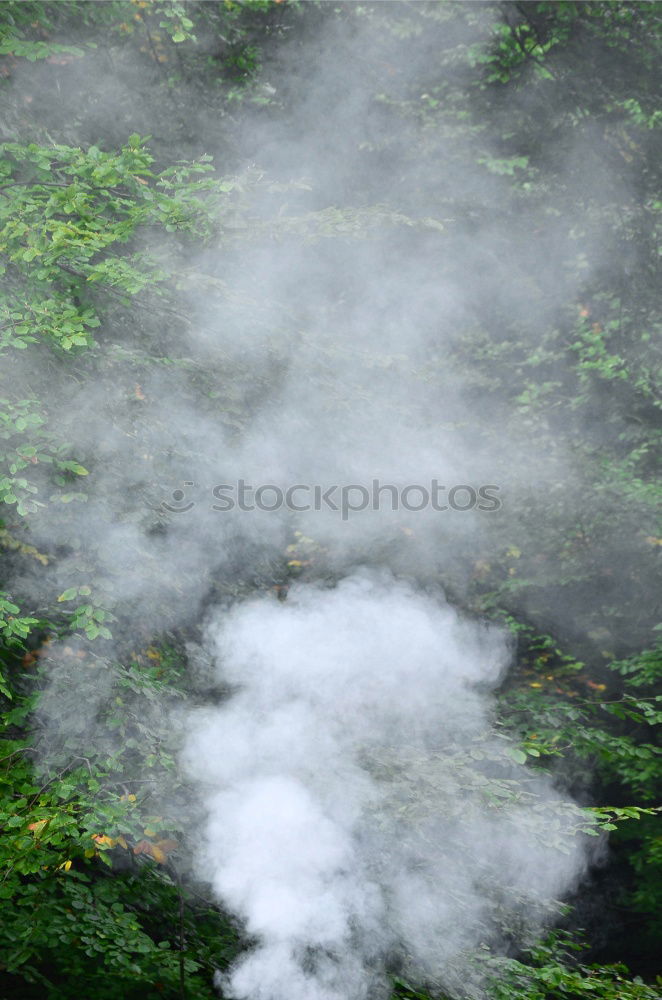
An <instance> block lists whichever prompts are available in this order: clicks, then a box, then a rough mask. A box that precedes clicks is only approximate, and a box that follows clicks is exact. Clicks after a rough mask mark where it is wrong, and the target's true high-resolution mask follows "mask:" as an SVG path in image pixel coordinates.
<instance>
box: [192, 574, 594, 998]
mask: <svg viewBox="0 0 662 1000" xmlns="http://www.w3.org/2000/svg"><path fill="white" fill-rule="evenodd" d="M208 642H209V645H210V648H211V649H212V650H213V652H214V655H215V657H216V670H217V673H218V680H219V681H222V682H223V683H225V684H228V685H230V686H231V687H232V688H233V689H234V693H233V694H232V695H231V696H230V697H229V698H228V699H227V700H226V701H225V702H224V703H223V704H221V705H220V706H219V707H217V708H216V709H213V710H201V711H200V712H198V713H197V714H194V715H192V716H191V717H190V718H189V726H188V728H189V731H190V733H191V734H192V735H191V737H190V739H189V742H188V746H187V749H186V751H185V761H186V766H187V768H188V771H189V773H190V774H191V776H192V777H193V778H194V779H195V781H196V782H197V784H198V788H199V790H200V793H201V794H202V795H203V796H204V798H205V801H206V803H207V808H208V822H207V826H206V845H205V850H204V853H203V855H202V857H201V858H200V865H201V870H204V871H205V872H206V873H207V874H208V877H209V878H210V879H211V882H212V886H213V888H214V890H215V891H216V892H217V893H218V895H219V897H220V898H221V899H222V900H223V902H224V903H225V905H227V906H228V907H229V908H230V909H231V910H232V911H233V912H235V913H237V914H238V915H240V916H241V917H242V918H243V919H244V920H245V924H246V930H247V933H248V935H249V936H250V937H251V938H254V939H255V940H256V941H257V944H256V945H255V947H254V949H253V950H252V951H250V952H249V953H248V955H247V956H246V957H244V958H243V959H241V960H240V961H239V963H238V964H237V965H236V966H235V968H233V969H232V971H231V972H230V974H229V975H228V976H226V977H223V979H222V983H223V987H224V990H226V992H227V995H229V996H231V997H233V998H234V997H236V998H237V1000H244V998H253V997H264V998H267V997H268V998H270V1000H281V998H282V1000H285V998H286V997H289V998H293V1000H304V998H308V1000H350V998H351V1000H360V998H363V997H366V996H369V995H370V996H372V995H374V996H377V995H383V993H384V989H385V987H384V986H383V985H382V987H381V989H379V985H380V983H381V980H382V977H383V965H384V963H385V962H386V961H390V962H391V963H393V962H394V961H396V960H397V961H398V963H399V964H400V967H402V966H407V967H408V968H409V969H413V970H415V973H416V974H417V975H418V976H419V977H420V976H421V975H424V976H426V977H428V978H429V979H431V980H432V981H434V982H436V983H437V984H439V983H441V984H442V985H443V986H445V987H447V988H448V987H450V988H452V987H453V986H455V987H457V986H458V985H460V982H459V979H458V975H459V971H460V969H459V967H460V965H461V961H460V956H461V953H462V952H463V951H464V950H467V949H468V948H469V947H470V946H473V945H476V944H478V943H480V942H481V941H483V942H486V941H489V940H492V939H494V938H495V936H497V937H498V935H499V932H500V931H501V932H503V928H504V926H506V925H507V924H508V921H509V920H511V921H512V920H514V921H515V924H516V926H517V927H518V929H519V928H521V926H522V924H524V925H526V924H527V923H529V924H532V926H534V927H537V926H539V924H540V922H541V921H542V920H543V919H544V917H545V915H546V912H545V911H546V908H547V906H548V904H549V901H550V900H551V899H553V898H554V897H555V896H556V895H557V894H558V893H559V892H562V891H564V890H567V888H568V886H569V885H570V884H571V883H572V881H573V880H574V879H575V878H577V877H578V875H579V873H580V872H581V871H582V870H583V867H584V863H585V858H584V851H583V848H582V847H581V846H580V845H578V844H575V846H574V847H573V848H572V849H571V851H570V853H569V854H563V853H561V851H560V850H559V848H558V846H554V845H553V844H550V843H549V838H548V835H549V824H550V820H551V819H552V816H553V815H554V814H556V815H558V812H559V809H558V807H559V804H560V805H561V806H562V802H561V800H560V798H559V796H558V795H557V794H556V793H555V792H554V791H553V789H552V787H551V784H550V783H549V782H548V781H546V780H541V779H535V780H532V779H531V778H530V776H528V775H527V774H526V772H525V771H524V769H523V768H521V767H519V766H517V765H515V764H509V763H508V758H507V756H506V755H505V752H504V751H505V746H504V743H503V740H501V741H500V740H499V739H498V737H497V735H496V733H495V731H494V729H493V725H492V720H491V698H490V692H491V691H492V690H493V688H494V686H495V685H496V683H497V681H498V680H499V678H500V676H501V674H502V672H503V670H504V669H505V667H506V665H507V663H508V658H509V650H508V646H507V643H506V642H505V640H504V636H503V634H502V633H500V632H499V631H497V630H495V629H493V628H488V627H485V626H481V625H478V624H476V623H474V622H468V621H463V620H462V619H461V618H460V616H459V615H458V613H457V612H456V611H455V610H454V609H452V608H450V607H449V606H448V605H446V604H445V603H444V602H443V599H442V598H440V595H438V594H437V595H434V596H432V595H426V594H423V593H420V592H417V591H416V590H415V589H414V588H413V587H412V586H411V585H409V584H407V583H404V582H402V581H397V580H396V579H394V578H393V577H392V576H391V575H390V574H388V573H386V572H383V573H382V574H376V573H374V572H367V571H364V572H356V573H354V574H353V575H352V576H351V577H349V578H346V579H344V580H343V581H342V582H341V583H340V584H339V585H338V586H337V587H335V588H333V589H327V588H322V587H315V586H304V585H299V586H295V587H294V588H293V589H292V591H291V592H290V595H289V596H288V599H287V601H286V602H283V603H281V602H278V601H277V600H275V599H273V598H263V599H258V600H254V601H249V602H244V603H242V604H240V605H238V606H236V607H235V608H234V609H233V610H232V611H230V612H229V613H227V614H225V615H220V616H219V615H215V616H214V617H213V618H212V621H211V622H210V624H209V627H208ZM467 760H468V761H469V762H470V764H469V765H468V764H467ZM496 776H498V777H499V778H500V779H501V781H502V782H503V783H502V784H500V783H498V782H497V784H495V785H493V784H492V783H491V781H490V778H495V777H496ZM513 778H518V779H519V780H524V782H525V784H526V786H527V790H528V794H527V795H526V796H525V797H522V796H521V795H518V794H513V792H512V785H510V781H511V779H513ZM497 785H498V787H497ZM509 789H510V794H509ZM499 794H501V795H502V796H504V797H503V798H499ZM540 803H542V805H543V809H542V810H539V811H538V812H536V811H535V808H534V806H535V804H538V806H540ZM462 978H463V980H464V982H463V983H462V986H463V988H464V989H466V988H467V971H466V969H464V971H463V973H462ZM376 989H377V990H378V992H374V991H375V990H376Z"/></svg>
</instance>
